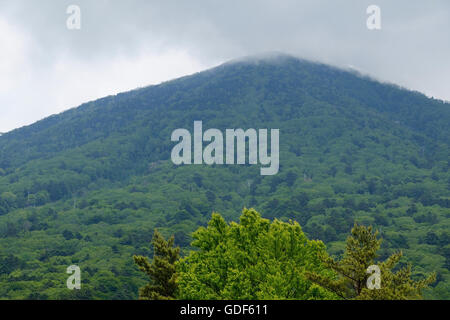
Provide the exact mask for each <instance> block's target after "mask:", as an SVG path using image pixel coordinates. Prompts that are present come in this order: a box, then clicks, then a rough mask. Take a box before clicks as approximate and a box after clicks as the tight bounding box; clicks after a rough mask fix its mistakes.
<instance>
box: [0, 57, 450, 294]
mask: <svg viewBox="0 0 450 320" xmlns="http://www.w3.org/2000/svg"><path fill="white" fill-rule="evenodd" d="M197 120H198V121H203V127H204V128H205V129H207V128H218V129H220V130H223V131H224V130H225V129H227V128H242V129H247V128H269V129H270V128H276V129H279V130H280V170H279V173H278V174H277V175H274V176H261V175H260V170H259V166H250V165H231V166H227V165H212V166H208V165H192V166H186V165H181V166H176V165H174V164H173V163H172V162H171V160H170V153H171V149H172V147H173V145H174V143H173V142H171V140H170V136H171V133H172V132H173V130H175V129H177V128H187V129H188V130H192V125H193V123H194V121H197ZM449 124H450V104H449V103H446V102H443V101H440V100H436V99H432V98H428V97H426V96H425V95H423V94H421V93H419V92H413V91H408V90H405V89H402V88H400V87H398V86H395V85H392V84H386V83H381V82H378V81H375V80H373V79H371V78H369V77H366V76H362V75H359V74H356V73H354V72H348V71H345V70H340V69H337V68H334V67H330V66H327V65H322V64H317V63H312V62H308V61H305V60H300V59H297V58H292V57H289V56H280V57H277V58H276V59H275V58H270V59H256V58H255V59H254V60H248V61H233V62H229V63H226V64H224V65H221V66H219V67H217V68H214V69H211V70H207V71H204V72H201V73H197V74H194V75H191V76H188V77H183V78H180V79H176V80H173V81H169V82H165V83H162V84H160V85H156V86H150V87H146V88H141V89H138V90H134V91H130V92H126V93H121V94H118V95H115V96H110V97H106V98H103V99H100V100H96V101H92V102H89V103H86V104H83V105H81V106H80V107H78V108H74V109H71V110H68V111H66V112H64V113H61V114H59V115H54V116H51V117H49V118H46V119H44V120H42V121H39V122H37V123H35V124H33V125H31V126H27V127H23V128H20V129H17V130H14V131H11V132H8V133H5V134H3V135H2V136H0V299H138V298H139V290H140V288H144V287H145V286H146V285H147V284H148V282H149V281H148V275H146V274H145V273H144V272H141V271H140V269H139V267H138V266H137V265H136V263H135V261H134V260H133V257H134V256H136V257H148V258H149V259H150V260H152V259H153V257H154V247H153V245H152V239H153V236H154V234H155V232H154V230H155V229H157V230H158V231H159V232H160V234H161V235H162V236H161V237H163V238H165V239H169V238H170V236H172V235H173V236H174V243H173V246H174V248H175V247H179V248H180V249H179V260H180V261H188V262H187V263H185V264H183V263H181V262H177V263H176V265H177V267H176V268H180V269H177V270H178V271H177V275H178V278H177V284H178V287H177V292H178V293H177V294H179V296H177V297H175V298H179V297H182V298H189V299H214V298H236V299H238V298H242V299H249V298H255V299H259V298H261V299H263V298H290V299H313V298H314V299H335V298H336V299H338V298H342V296H343V297H353V296H354V295H352V293H348V292H344V293H343V292H342V291H338V293H339V294H340V295H341V296H339V295H338V294H337V293H336V292H337V291H336V290H335V291H333V290H329V289H327V288H329V287H333V288H334V289H336V286H338V285H337V284H336V283H335V282H339V281H340V280H339V279H340V278H339V272H336V270H335V269H333V268H332V267H331V266H335V265H334V264H333V263H331V262H330V261H331V260H330V259H332V260H333V261H335V262H338V261H343V260H345V259H346V257H347V256H346V248H347V247H346V246H347V244H348V243H347V240H348V237H349V235H351V232H352V229H353V228H355V225H356V226H372V227H373V230H377V231H378V232H379V234H378V235H379V237H380V239H383V240H382V242H381V243H380V244H379V246H380V247H379V249H377V250H376V251H377V255H376V261H380V262H382V263H384V262H385V263H386V264H394V262H396V263H397V264H396V266H395V268H394V270H393V271H392V272H391V273H389V272H390V271H389V270H388V269H389V268H388V267H386V270H388V271H389V272H388V271H386V272H388V273H387V274H388V275H389V276H391V275H397V273H396V272H399V271H398V270H400V271H401V270H406V271H404V274H403V277H406V276H408V272H407V271H408V270H409V269H408V267H407V266H408V265H409V264H410V265H411V266H412V268H411V269H410V273H411V274H410V278H411V279H412V280H411V281H414V282H411V283H415V284H417V286H420V285H422V284H423V283H422V282H423V281H425V280H424V279H428V277H430V276H431V275H433V274H434V275H435V279H434V281H433V282H431V283H429V284H427V285H426V286H425V285H424V287H423V290H422V291H423V292H421V296H422V297H423V298H425V299H450V273H449V267H450V241H449V239H450V233H449V230H450V228H449V226H450V219H449V216H450V173H449V168H450V150H449V146H450V125H449ZM243 208H254V209H255V210H256V211H250V212H259V213H260V214H261V217H259V218H258V219H257V220H258V221H259V222H258V223H259V224H262V225H264V228H266V229H265V232H266V233H267V234H266V237H261V238H258V240H248V241H263V242H264V241H265V245H267V246H269V247H267V248H268V249H267V252H260V251H258V250H257V249H256V248H255V250H245V249H242V248H240V250H238V249H239V248H235V249H236V250H231V249H227V250H231V251H229V252H222V253H223V254H227V256H226V257H225V258H224V259H225V260H224V261H223V263H230V265H232V264H233V263H234V264H235V267H236V266H237V267H236V268H237V269H236V270H228V269H226V268H225V267H224V268H223V269H222V267H221V266H220V265H214V266H213V267H214V268H213V269H212V270H216V271H215V272H214V274H211V275H209V276H210V277H211V278H206V277H208V275H207V274H203V276H204V277H205V278H204V279H200V280H201V281H200V282H198V281H197V282H196V281H194V280H193V275H195V272H197V271H198V270H197V271H196V270H195V268H203V266H204V265H203V264H202V263H208V261H209V260H208V259H211V256H209V254H213V255H214V254H216V253H214V252H212V251H208V250H213V249H212V248H210V249H208V250H207V248H205V246H208V241H212V240H211V239H210V240H208V239H207V238H208V237H210V236H211V235H209V233H211V232H213V230H212V227H211V223H217V224H219V225H223V226H222V227H223V228H225V229H227V230H228V229H230V230H228V231H227V232H229V233H232V234H233V236H231V235H230V238H229V239H228V238H224V239H222V240H220V241H222V242H223V243H231V242H233V241H236V238H233V237H237V236H238V235H237V234H234V233H235V232H237V231H236V230H239V228H238V226H242V224H243V222H242V217H245V214H244V215H243V216H241V213H242V210H243ZM217 212H219V213H220V218H219V216H218V215H216V214H214V215H213V216H212V214H213V213H217ZM245 212H246V211H244V213H245ZM257 216H259V214H258V215H257ZM233 221H234V223H235V224H236V225H235V224H233ZM293 221H296V222H297V223H298V224H296V222H293ZM262 225H259V226H258V228H259V227H261V228H262V227H263V226H262ZM216 227H217V228H219V227H220V226H216ZM205 228H206V229H205ZM255 228H256V227H255ZM267 228H268V229H267ZM205 230H206V231H205ZM256 231H257V229H255V230H254V232H256ZM246 232H252V231H251V230H247V231H246ZM277 232H278V233H277ZM274 234H276V235H277V237H278V236H280V237H281V239H280V240H282V239H285V238H283V237H284V236H286V237H288V236H289V237H294V238H292V239H295V241H296V242H297V244H295V247H286V250H294V251H293V252H292V255H289V256H285V255H286V252H284V253H282V254H281V253H280V254H281V256H277V255H278V253H277V251H276V249H274V248H272V247H271V246H273V245H275V244H274V243H270V241H274V239H272V238H271V237H273V236H274ZM212 237H213V238H214V236H212ZM216 240H217V239H216ZM216 240H215V241H216ZM217 241H218V240H217ZM286 241H287V240H286ZM230 245H231V244H230ZM246 248H247V247H246ZM270 248H272V249H270ZM219 249H220V248H219ZM219 249H218V248H215V249H214V250H219ZM270 250H272V251H270ZM399 252H401V253H402V256H401V259H400V257H397V256H396V255H397V254H398V253H399ZM240 253H242V255H244V256H236V255H240ZM255 254H256V255H258V254H265V255H268V259H269V258H270V259H274V261H276V263H274V264H273V265H272V267H273V268H274V269H273V270H266V271H267V272H266V273H264V274H262V275H261V274H258V273H257V272H256V271H255V269H254V268H257V267H259V266H260V264H259V263H261V262H260V261H259V260H255V261H254V263H253V262H251V263H250V264H249V265H245V266H243V265H242V264H241V263H242V260H240V259H244V260H245V259H247V258H246V257H245V255H249V256H250V258H251V259H253V258H252V255H255ZM228 255H230V256H228ZM273 255H275V257H274V256H273ZM374 259H375V258H374ZM150 260H148V261H150ZM397 260H398V261H397ZM142 261H144V260H141V263H143V262H142ZM252 261H253V260H252ZM148 263H150V262H148ZM217 263H220V261H217ZM70 265H78V266H79V267H80V268H81V272H82V273H81V283H82V289H81V290H73V291H72V290H68V289H67V287H66V280H67V277H68V276H69V275H68V274H67V273H66V269H67V267H68V266H70ZM239 266H240V267H242V268H244V269H243V270H246V272H244V273H243V271H242V270H239V268H240V267H239ZM389 266H390V265H389ZM405 268H406V269H405ZM383 270H384V269H383ZM383 270H382V271H383ZM254 271H255V272H256V273H255V274H254V273H253V272H254ZM222 272H223V273H224V272H227V274H226V277H227V279H231V278H233V277H234V278H233V279H234V280H232V279H231V280H232V281H231V282H223V277H225V275H223V274H222ZM280 272H283V273H285V274H286V275H288V276H289V277H291V278H290V279H292V281H290V282H289V283H290V284H291V285H295V286H296V287H295V288H294V287H289V286H286V283H285V282H286V281H287V279H286V278H284V277H278V276H277V274H279V273H280ZM400 276H402V275H401V274H398V277H400ZM261 277H264V278H261ZM392 277H394V276H392ZM392 277H391V278H392ZM408 277H409V276H408ZM269 278H270V279H269ZM197 280H198V279H197ZM241 280H242V281H244V282H245V281H247V282H248V283H251V284H253V283H254V282H255V281H256V282H257V283H258V284H260V286H259V287H258V289H257V290H256V289H255V290H254V291H251V292H247V291H245V290H243V288H242V287H238V286H233V281H241ZM202 281H203V282H202ZM205 281H206V282H208V281H209V282H215V281H217V282H218V283H217V285H218V286H219V287H217V288H218V289H217V290H216V291H208V287H201V285H202V283H204V282H205ZM421 281H422V282H421ZM249 287H250V285H248V286H246V288H247V289H248V288H249ZM283 290H291V291H289V292H286V291H283ZM405 290H406V289H405ZM412 291H414V290H412ZM360 293H361V292H360ZM363 294H364V293H363ZM385 294H386V295H389V294H391V293H389V292H387V293H385ZM414 294H415V293H411V294H409V293H408V295H407V296H408V297H412V296H414ZM394 296H396V295H394Z"/></svg>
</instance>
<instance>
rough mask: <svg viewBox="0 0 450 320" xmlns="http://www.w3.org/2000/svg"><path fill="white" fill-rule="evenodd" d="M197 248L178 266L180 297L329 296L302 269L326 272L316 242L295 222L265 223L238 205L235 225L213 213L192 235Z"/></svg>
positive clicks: (256, 214) (321, 297)
mask: <svg viewBox="0 0 450 320" xmlns="http://www.w3.org/2000/svg"><path fill="white" fill-rule="evenodd" d="M193 237H194V241H193V243H192V245H193V246H194V247H196V248H198V250H197V251H192V252H191V253H190V254H189V256H187V257H186V258H185V259H183V260H181V261H180V263H179V264H178V270H179V273H180V274H179V294H178V298H180V299H325V298H329V299H333V298H337V296H336V295H334V294H332V293H331V292H329V291H327V290H325V289H323V288H321V287H319V286H317V285H315V284H313V283H311V282H310V281H309V280H308V279H306V277H305V271H308V270H309V271H315V272H317V273H318V274H320V275H322V276H323V277H324V278H326V277H327V276H330V275H331V273H330V272H329V271H328V270H326V268H325V266H324V265H323V264H322V262H321V261H320V260H319V259H318V256H319V253H325V245H324V244H323V243H322V242H321V241H311V240H308V239H307V238H306V236H305V234H304V233H303V231H302V229H301V227H300V225H299V224H298V223H297V222H292V221H291V222H289V223H285V222H282V221H279V220H274V221H273V222H270V221H269V220H267V219H263V218H261V216H260V215H259V213H258V212H256V211H255V210H252V209H251V210H247V209H244V212H243V214H242V216H241V218H240V223H234V222H232V223H231V224H227V223H226V222H225V220H224V219H223V218H222V216H220V215H219V214H213V216H212V219H211V221H210V222H209V224H208V227H207V228H204V227H201V228H199V229H198V230H197V231H196V232H195V233H194V234H193Z"/></svg>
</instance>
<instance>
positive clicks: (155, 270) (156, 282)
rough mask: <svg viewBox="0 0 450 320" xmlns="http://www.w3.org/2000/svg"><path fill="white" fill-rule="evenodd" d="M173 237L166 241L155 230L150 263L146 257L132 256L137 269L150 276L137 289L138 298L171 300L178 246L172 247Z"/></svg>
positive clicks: (175, 285)
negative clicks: (143, 284)
mask: <svg viewBox="0 0 450 320" xmlns="http://www.w3.org/2000/svg"><path fill="white" fill-rule="evenodd" d="M174 241H175V238H174V237H173V236H172V237H171V238H170V239H169V240H168V241H166V240H165V239H164V237H163V236H162V235H161V234H160V233H159V232H158V231H157V230H155V233H154V235H153V240H152V243H153V248H154V256H153V262H152V263H151V264H150V263H149V261H148V260H147V258H146V257H143V256H134V257H133V259H134V262H135V263H136V264H137V265H138V266H139V269H140V270H141V271H143V272H145V273H146V274H147V275H148V276H149V277H150V282H149V283H148V284H147V285H146V286H144V287H143V288H141V289H139V299H142V300H171V299H174V298H175V292H176V290H177V275H176V270H175V262H176V261H177V260H178V259H179V256H180V248H179V247H174Z"/></svg>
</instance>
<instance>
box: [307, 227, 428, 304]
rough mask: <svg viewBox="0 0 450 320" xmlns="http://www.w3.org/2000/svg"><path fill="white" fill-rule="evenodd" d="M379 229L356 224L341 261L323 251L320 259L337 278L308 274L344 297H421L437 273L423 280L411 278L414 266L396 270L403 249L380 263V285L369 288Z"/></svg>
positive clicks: (376, 298)
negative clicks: (370, 268) (369, 270)
mask: <svg viewBox="0 0 450 320" xmlns="http://www.w3.org/2000/svg"><path fill="white" fill-rule="evenodd" d="M381 241H382V240H381V239H378V232H373V230H372V227H367V228H366V227H364V226H360V225H357V224H355V226H354V227H353V229H352V231H351V236H349V237H348V238H347V245H346V252H345V254H344V257H343V259H342V260H340V261H336V260H334V259H333V258H331V257H329V256H328V255H325V254H322V255H321V257H320V258H321V260H322V261H323V262H324V263H325V264H326V265H327V266H328V267H329V268H330V269H332V270H333V271H334V272H335V273H336V274H337V277H335V278H334V279H332V278H328V277H323V276H322V275H319V274H316V273H307V277H308V278H309V279H310V280H311V281H313V282H315V283H317V284H319V285H321V286H323V287H325V288H327V289H328V290H330V291H332V292H334V293H336V294H337V295H338V296H339V297H341V298H343V299H364V300H406V299H420V298H421V291H422V289H424V288H426V287H427V286H428V285H429V284H430V283H432V282H434V281H435V274H432V275H430V276H429V277H428V278H426V279H424V280H421V281H414V280H412V279H411V265H407V266H406V267H404V268H401V269H399V270H398V271H397V272H395V273H394V272H393V271H392V269H393V268H394V267H395V266H396V265H397V264H398V262H399V261H400V258H401V257H402V252H398V253H395V254H393V255H391V256H390V257H389V258H388V259H387V260H386V261H384V262H381V263H378V264H377V267H378V268H379V270H380V283H379V288H373V287H372V289H370V288H369V287H368V279H369V277H371V273H370V272H368V268H369V267H370V266H374V265H376V263H375V259H376V257H377V251H378V250H379V248H380V245H381Z"/></svg>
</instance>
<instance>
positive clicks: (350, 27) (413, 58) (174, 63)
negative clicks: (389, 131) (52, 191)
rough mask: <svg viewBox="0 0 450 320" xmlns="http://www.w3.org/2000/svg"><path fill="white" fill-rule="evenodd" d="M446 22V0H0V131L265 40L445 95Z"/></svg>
mask: <svg viewBox="0 0 450 320" xmlns="http://www.w3.org/2000/svg"><path fill="white" fill-rule="evenodd" d="M372 4H375V5H378V6H379V7H380V8H381V30H368V28H367V26H366V20H367V18H368V16H369V15H368V14H366V9H367V7H368V6H369V5H372ZM69 5H78V6H79V7H80V9H81V29H80V30H68V28H67V26H66V20H67V19H68V17H69V15H68V14H67V13H66V10H67V7H68V6H69ZM449 31H450V1H448V0H427V1H421V0H396V1H392V0H387V1H380V0H373V1H365V0H340V1H336V0H309V1H301V0H273V1H269V0H254V1H244V0H237V1H234V0H222V1H214V0H189V1H188V0H178V1H170V0H161V1H152V0H126V1H125V0H70V1H66V0H39V1H35V0H0V132H7V131H9V130H12V129H14V128H17V127H20V126H23V125H28V124H31V123H33V122H35V121H37V120H40V119H42V118H44V117H46V116H49V115H51V114H54V113H59V112H61V111H64V110H66V109H69V108H72V107H75V106H78V105H80V104H81V103H83V102H87V101H90V100H94V99H97V98H100V97H103V96H106V95H110V94H115V93H118V92H121V91H126V90H130V89H134V88H137V87H142V86H146V85H149V84H156V83H159V82H161V81H165V80H169V79H172V78H176V77H178V76H182V75H186V74H191V73H194V72H197V71H201V70H204V69H206V68H210V67H213V66H215V65H217V64H220V63H222V62H225V61H227V60H230V59H233V58H237V57H240V56H246V55H252V54H257V53H263V52H267V51H281V52H285V53H290V54H293V55H296V56H299V57H303V58H307V59H313V60H318V61H321V62H325V63H328V64H332V65H336V66H341V67H352V68H356V69H358V70H359V71H361V72H362V73H365V74H369V75H372V76H374V77H375V78H377V79H380V80H383V81H388V82H393V83H397V84H399V85H402V86H404V87H407V88H410V89H414V90H418V91H421V92H423V93H425V94H427V95H429V96H433V97H436V98H440V99H445V100H450V32H449Z"/></svg>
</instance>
